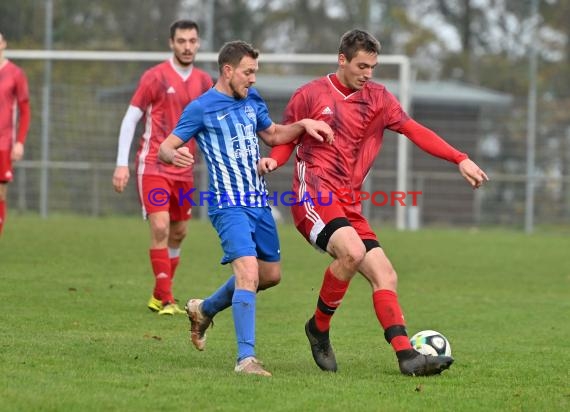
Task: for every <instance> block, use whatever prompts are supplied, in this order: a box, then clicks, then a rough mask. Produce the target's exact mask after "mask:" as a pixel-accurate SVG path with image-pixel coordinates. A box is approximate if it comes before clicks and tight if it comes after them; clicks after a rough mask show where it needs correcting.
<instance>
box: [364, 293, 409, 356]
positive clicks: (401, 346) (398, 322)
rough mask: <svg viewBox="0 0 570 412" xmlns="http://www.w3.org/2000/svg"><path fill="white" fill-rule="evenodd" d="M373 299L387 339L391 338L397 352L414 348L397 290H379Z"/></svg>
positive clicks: (373, 295)
mask: <svg viewBox="0 0 570 412" xmlns="http://www.w3.org/2000/svg"><path fill="white" fill-rule="evenodd" d="M372 301H373V302H374V311H375V312H376V317H377V318H378V320H379V321H380V324H381V325H382V328H384V332H385V336H386V340H389V342H390V344H391V345H392V347H393V348H394V350H395V351H396V352H397V351H401V350H405V349H412V345H411V344H410V340H409V339H408V335H407V333H406V322H405V321H404V315H403V314H402V309H401V308H400V304H399V303H398V295H397V294H396V292H392V291H391V290H387V289H381V290H377V291H376V292H374V293H373V294H372ZM390 328H391V329H390ZM386 332H387V333H386ZM393 334H394V335H393ZM389 335H390V336H389ZM392 335H393V336H392Z"/></svg>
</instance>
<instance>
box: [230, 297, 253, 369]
mask: <svg viewBox="0 0 570 412" xmlns="http://www.w3.org/2000/svg"><path fill="white" fill-rule="evenodd" d="M232 312H233V315H234V327H235V330H236V339H237V347H238V358H237V360H238V362H239V361H241V360H242V359H245V358H247V357H248V356H255V292H250V291H249V290H245V289H236V290H235V291H234V296H233V299H232Z"/></svg>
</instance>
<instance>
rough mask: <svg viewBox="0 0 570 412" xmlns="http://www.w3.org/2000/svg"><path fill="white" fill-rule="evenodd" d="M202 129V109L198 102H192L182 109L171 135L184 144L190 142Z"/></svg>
mask: <svg viewBox="0 0 570 412" xmlns="http://www.w3.org/2000/svg"><path fill="white" fill-rule="evenodd" d="M203 128H204V108H203V107H202V105H201V104H200V101H199V100H193V101H192V102H190V104H189V105H187V106H186V108H184V111H183V112H182V115H181V116H180V119H179V120H178V123H177V124H176V127H175V128H174V130H173V131H172V134H173V135H175V136H177V137H179V138H180V139H182V140H183V141H184V142H187V141H188V140H190V139H191V138H192V137H193V136H195V135H196V134H198V133H199V132H200V131H201V130H202V129H203Z"/></svg>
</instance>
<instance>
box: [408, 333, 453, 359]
mask: <svg viewBox="0 0 570 412" xmlns="http://www.w3.org/2000/svg"><path fill="white" fill-rule="evenodd" d="M410 343H411V344H412V347H413V348H414V349H415V350H417V351H418V352H419V353H423V354H424V355H432V356H438V355H445V356H451V345H450V344H449V341H448V340H447V338H446V337H445V336H443V335H442V334H441V333H439V332H436V331H435V330H422V331H421V332H418V333H416V334H415V335H414V336H412V338H411V339H410Z"/></svg>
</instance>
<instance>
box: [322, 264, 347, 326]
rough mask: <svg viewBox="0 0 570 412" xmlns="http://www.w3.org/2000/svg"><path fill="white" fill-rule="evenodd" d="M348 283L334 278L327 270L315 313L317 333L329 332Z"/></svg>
mask: <svg viewBox="0 0 570 412" xmlns="http://www.w3.org/2000/svg"><path fill="white" fill-rule="evenodd" d="M349 283H350V282H347V281H344V280H340V279H337V278H335V277H334V275H333V274H332V272H331V269H330V267H328V268H327V270H326V272H325V277H324V279H323V285H322V286H321V291H320V293H319V300H318V302H317V310H316V311H315V325H316V326H317V329H318V330H319V331H321V332H326V331H327V330H329V328H330V326H331V318H332V316H333V315H334V312H335V311H336V308H338V307H339V306H340V304H341V302H342V298H343V297H344V294H345V293H346V290H347V289H348V285H349Z"/></svg>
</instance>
